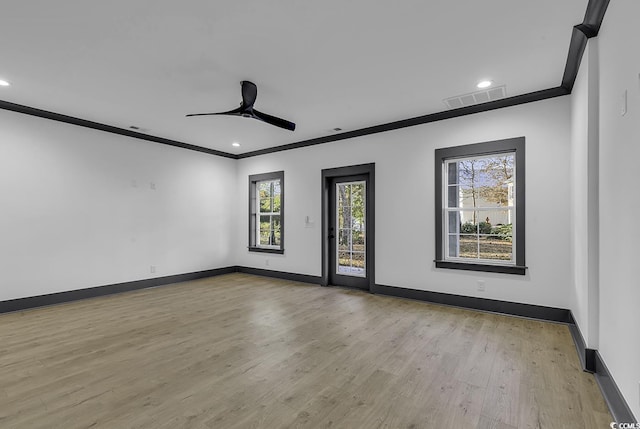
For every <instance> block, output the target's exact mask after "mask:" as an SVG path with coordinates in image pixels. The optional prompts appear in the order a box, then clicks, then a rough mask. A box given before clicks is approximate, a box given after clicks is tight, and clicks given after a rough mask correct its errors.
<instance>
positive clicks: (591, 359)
mask: <svg viewBox="0 0 640 429" xmlns="http://www.w3.org/2000/svg"><path fill="white" fill-rule="evenodd" d="M570 313H571V312H570ZM570 317H571V321H570V322H569V332H571V338H573V343H574V344H575V346H576V352H577V353H578V358H579V359H580V364H581V365H582V370H583V371H586V372H590V373H592V374H593V373H595V372H596V363H595V353H596V351H595V350H594V349H590V348H587V344H586V342H585V341H584V337H583V336H582V332H580V328H579V327H578V324H577V323H576V320H575V318H574V317H573V313H571V314H570Z"/></svg>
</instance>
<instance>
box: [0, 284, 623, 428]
mask: <svg viewBox="0 0 640 429" xmlns="http://www.w3.org/2000/svg"><path fill="white" fill-rule="evenodd" d="M579 368H580V364H579V361H578V358H577V355H576V351H575V348H574V346H573V343H572V341H571V336H570V334H569V330H568V328H567V327H566V326H564V325H561V324H552V323H545V322H538V321H532V320H526V319H521V318H514V317H507V316H499V315H494V314H486V313H480V312H475V311H468V310H462V309H457V308H450V307H443V306H436V305H430V304H426V303H422V302H414V301H409V300H403V299H397V298H390V297H383V296H375V295H371V294H367V293H363V292H358V291H351V290H345V289H339V288H322V287H319V286H313V285H305V284H300V283H294V282H286V281H282V280H274V279H267V278H262V277H255V276H249V275H244V274H230V275H225V276H220V277H214V278H211V279H203V280H198V281H193V282H188V283H183V284H180V285H171V286H165V287H160V288H155V289H147V290H142V291H137V292H131V293H125V294H121V295H114V296H109V297H103V298H96V299H91V300H85V301H78V302H74V303H68V304H63V305H57V306H53V307H48V308H40V309H34V310H30V311H25V312H18V313H11V314H5V315H0V427H1V428H30V429H31V428H65V429H70V428H89V427H91V428H116V429H120V428H280V427H291V428H297V427H300V428H303V427H314V428H315V427H323V428H324V427H331V428H349V429H350V428H434V429H435V428H437V429H441V428H443V429H447V428H501V429H508V428H580V429H584V428H594V429H595V428H598V429H599V428H607V427H609V422H610V421H611V420H612V419H611V416H610V414H609V412H608V411H607V408H606V405H605V403H604V400H603V398H602V396H601V395H600V392H599V390H598V388H597V386H596V384H595V381H594V378H593V376H592V375H589V374H586V373H584V372H582V371H581V370H580V369H579Z"/></svg>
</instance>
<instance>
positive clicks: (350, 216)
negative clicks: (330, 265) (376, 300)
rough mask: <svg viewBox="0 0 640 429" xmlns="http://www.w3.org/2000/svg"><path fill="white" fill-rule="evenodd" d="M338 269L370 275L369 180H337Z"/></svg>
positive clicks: (350, 273)
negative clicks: (367, 184) (368, 270)
mask: <svg viewBox="0 0 640 429" xmlns="http://www.w3.org/2000/svg"><path fill="white" fill-rule="evenodd" d="M335 204H336V218H337V219H336V224H337V225H338V237H337V238H338V243H337V246H336V260H337V261H336V262H337V263H336V273H337V274H341V275H350V276H358V277H366V274H367V271H366V254H365V249H366V225H365V221H366V183H365V182H364V181H360V182H349V183H337V184H336V201H335Z"/></svg>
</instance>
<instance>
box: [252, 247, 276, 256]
mask: <svg viewBox="0 0 640 429" xmlns="http://www.w3.org/2000/svg"><path fill="white" fill-rule="evenodd" d="M248 249H249V252H260V253H277V254H279V255H283V254H284V249H269V248H266V247H248Z"/></svg>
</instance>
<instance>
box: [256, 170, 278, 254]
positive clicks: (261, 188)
mask: <svg viewBox="0 0 640 429" xmlns="http://www.w3.org/2000/svg"><path fill="white" fill-rule="evenodd" d="M249 250H250V251H254V252H271V253H283V252H284V172H283V171H277V172H273V173H265V174H256V175H252V176H249Z"/></svg>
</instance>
